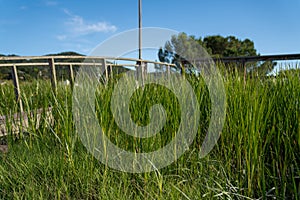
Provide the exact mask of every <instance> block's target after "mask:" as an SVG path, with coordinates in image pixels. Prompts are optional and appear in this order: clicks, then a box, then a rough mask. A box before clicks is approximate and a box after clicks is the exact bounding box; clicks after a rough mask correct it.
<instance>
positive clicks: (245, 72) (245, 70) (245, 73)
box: [242, 60, 247, 86]
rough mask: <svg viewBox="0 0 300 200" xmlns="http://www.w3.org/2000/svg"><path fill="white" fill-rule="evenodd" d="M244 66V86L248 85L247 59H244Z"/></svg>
mask: <svg viewBox="0 0 300 200" xmlns="http://www.w3.org/2000/svg"><path fill="white" fill-rule="evenodd" d="M242 67H243V68H244V86H246V75H247V69H246V62H245V60H242Z"/></svg>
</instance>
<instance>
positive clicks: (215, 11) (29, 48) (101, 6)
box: [0, 0, 300, 56]
mask: <svg viewBox="0 0 300 200" xmlns="http://www.w3.org/2000/svg"><path fill="white" fill-rule="evenodd" d="M137 2H138V1H137V0H109V1H104V0H102V1H100V0H97V1H96V0H95V1H94V0H90V1H83V0H72V1H71V0H60V1H59V0H27V1H24V0H0V5H1V6H0V54H18V55H25V56H26V55H45V54H49V53H58V52H62V51H76V52H79V53H83V54H88V53H89V52H90V51H91V50H92V49H93V48H94V47H95V46H96V45H97V44H99V43H101V42H102V41H104V40H105V39H107V38H109V37H111V36H113V35H114V34H117V33H121V32H123V31H126V30H129V29H133V28H136V27H137V25H138V19H137ZM299 11H300V0H289V1H284V0H251V1H250V0H247V1H246V0H226V1H225V0H206V1H202V0H185V1H179V0H178V1H176V0H173V1H171V0H143V26H144V27H161V28H169V29H173V30H176V31H179V32H186V33H187V34H189V35H195V36H196V37H205V36H208V35H217V34H219V35H222V36H228V35H234V36H236V37H238V38H240V39H245V38H249V39H251V40H253V41H254V43H255V47H256V49H257V50H258V52H259V53H260V54H262V55H265V54H284V53H300V23H299V19H300V16H299Z"/></svg>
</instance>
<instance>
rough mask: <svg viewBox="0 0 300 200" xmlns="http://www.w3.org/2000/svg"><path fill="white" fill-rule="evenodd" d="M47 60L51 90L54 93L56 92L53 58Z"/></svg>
mask: <svg viewBox="0 0 300 200" xmlns="http://www.w3.org/2000/svg"><path fill="white" fill-rule="evenodd" d="M48 62H49V66H50V73H51V84H52V90H53V92H54V94H55V95H56V94H57V80H56V71H55V63H54V58H50V59H49V60H48Z"/></svg>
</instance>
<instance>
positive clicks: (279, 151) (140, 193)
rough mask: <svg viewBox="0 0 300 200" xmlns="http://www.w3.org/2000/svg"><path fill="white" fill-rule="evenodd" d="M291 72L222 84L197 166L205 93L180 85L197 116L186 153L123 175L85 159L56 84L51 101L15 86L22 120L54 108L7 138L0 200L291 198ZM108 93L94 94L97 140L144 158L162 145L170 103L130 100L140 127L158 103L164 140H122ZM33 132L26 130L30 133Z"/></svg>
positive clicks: (298, 92)
mask: <svg viewBox="0 0 300 200" xmlns="http://www.w3.org/2000/svg"><path fill="white" fill-rule="evenodd" d="M299 77H300V71H299V70H298V71H292V72H288V71H287V72H286V73H284V74H283V75H282V76H281V77H277V78H274V77H272V78H271V77H269V78H264V79H258V78H252V79H251V78H247V80H246V84H244V80H243V77H242V76H240V75H239V74H238V73H233V72H232V73H231V74H225V75H224V77H223V79H224V86H225V89H226V96H227V113H226V121H225V124H224V128H223V131H222V134H221V137H220V139H219V141H218V143H217V145H216V147H215V148H214V149H213V150H212V152H211V153H210V154H209V155H208V156H207V157H205V158H202V159H200V158H199V152H200V148H201V144H202V141H203V138H204V135H205V133H206V130H207V127H208V124H209V119H210V110H211V108H210V100H209V95H208V94H209V93H208V90H207V88H206V86H205V83H204V81H203V80H202V79H201V78H200V79H199V80H198V79H195V78H188V79H189V81H190V83H191V85H192V87H193V88H194V90H195V93H196V96H197V98H198V102H199V105H200V110H201V117H200V119H201V120H200V127H199V130H198V134H197V137H196V138H195V140H194V142H193V144H192V145H191V146H190V149H189V150H188V151H187V152H185V154H184V155H183V156H181V157H180V158H179V159H178V160H177V161H176V162H174V163H173V164H171V165H170V166H168V167H166V168H163V169H161V170H159V171H154V172H150V173H142V174H130V173H124V172H119V171H115V170H113V169H110V168H108V167H107V166H105V165H104V164H102V163H100V162H99V161H98V160H96V159H95V158H93V156H92V155H91V154H89V153H88V152H87V150H86V149H85V147H84V146H83V145H82V143H81V141H80V140H79V139H78V137H77V136H76V134H75V125H74V122H73V120H72V119H73V115H72V108H71V106H72V90H71V89H70V88H69V87H68V86H65V85H63V84H59V89H58V95H57V96H54V94H53V93H52V91H51V84H50V82H47V81H38V82H32V83H26V84H25V83H23V84H22V85H21V90H22V98H23V105H24V109H25V110H28V111H29V110H31V111H32V110H35V109H38V108H48V107H50V106H51V107H53V116H54V123H53V124H49V123H48V122H47V120H44V121H43V122H42V123H41V126H40V128H39V129H37V130H36V129H34V128H32V130H30V131H29V132H28V133H27V134H26V135H25V136H24V137H22V138H21V139H14V138H13V137H11V136H9V137H8V143H9V152H8V154H3V155H0V198H1V199H21V198H22V199H23V198H26V199H46V198H49V199H54V198H55V199H145V198H147V199H212V198H221V199H245V198H250V199H251V198H253V199H254V198H262V199H268V198H271V197H274V198H275V197H276V198H279V199H299V195H300V154H299V153H300V115H299V112H300V102H299V100H300V79H299ZM114 85H115V83H114V81H111V82H109V83H108V85H106V86H102V85H100V86H99V92H98V94H97V95H98V100H97V106H96V107H97V110H98V118H99V122H100V124H101V125H102V126H103V130H105V133H106V134H107V135H108V136H109V138H110V139H111V141H113V142H114V143H115V144H117V145H118V146H120V147H122V148H124V149H126V150H129V151H132V152H148V151H151V150H152V151H153V150H156V149H158V148H160V147H162V146H164V145H165V144H167V143H168V142H169V141H170V140H171V139H172V136H174V133H175V132H176V130H177V128H178V126H179V123H180V116H179V115H180V107H179V105H178V102H177V100H176V98H175V97H174V95H172V93H171V92H170V91H168V90H166V89H165V88H163V87H160V86H154V85H153V86H147V87H145V88H143V89H140V90H138V91H137V92H136V93H135V94H134V95H133V96H132V102H131V107H130V109H131V114H132V118H133V119H134V121H136V122H137V123H139V124H147V123H148V122H149V115H148V112H149V108H150V107H151V105H153V104H156V103H161V104H162V105H163V106H164V108H165V109H166V112H167V113H168V121H167V123H166V125H165V127H164V128H163V130H162V131H161V132H160V133H159V134H157V135H156V136H155V137H153V138H150V139H139V140H137V139H135V138H133V137H131V136H128V135H126V134H125V133H123V132H122V131H121V130H120V129H119V128H118V127H117V125H116V124H115V122H114V120H113V116H112V113H111V111H110V98H111V94H112V91H113V87H114ZM0 94H1V95H0V113H1V115H2V114H3V115H8V114H9V113H14V112H16V111H17V104H16V103H14V93H13V86H12V85H11V84H7V85H4V86H0ZM32 127H35V126H34V125H32Z"/></svg>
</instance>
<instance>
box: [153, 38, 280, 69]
mask: <svg viewBox="0 0 300 200" xmlns="http://www.w3.org/2000/svg"><path fill="white" fill-rule="evenodd" d="M199 46H202V47H203V48H204V49H205V50H206V51H204V50H203V49H202V48H199ZM179 55H180V56H179ZM209 55H211V57H214V58H222V57H237V56H257V55H259V54H257V50H256V49H255V47H254V42H253V41H251V40H250V39H245V40H240V39H238V38H236V37H234V36H228V37H222V36H220V35H214V36H207V37H204V38H203V39H202V38H201V37H200V38H198V39H197V38H196V37H195V36H188V35H187V34H186V33H180V34H178V35H174V36H172V38H171V40H170V41H167V42H166V44H165V46H164V47H162V48H160V49H159V51H158V57H159V60H160V61H161V62H167V63H174V64H176V68H177V70H180V71H181V72H182V66H181V65H180V64H178V63H182V60H183V58H184V59H185V60H197V59H198V60H199V59H205V58H209ZM275 65H276V64H275V63H270V62H268V63H267V62H263V63H251V64H248V65H247V72H249V73H250V72H255V73H256V74H259V75H266V74H268V73H269V72H271V71H272V70H273V69H274V66H275ZM226 66H227V67H228V69H229V68H230V67H229V66H230V64H226ZM192 68H193V67H192V66H190V65H189V66H188V69H192ZM239 70H240V71H241V72H243V71H244V69H242V68H239Z"/></svg>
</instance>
